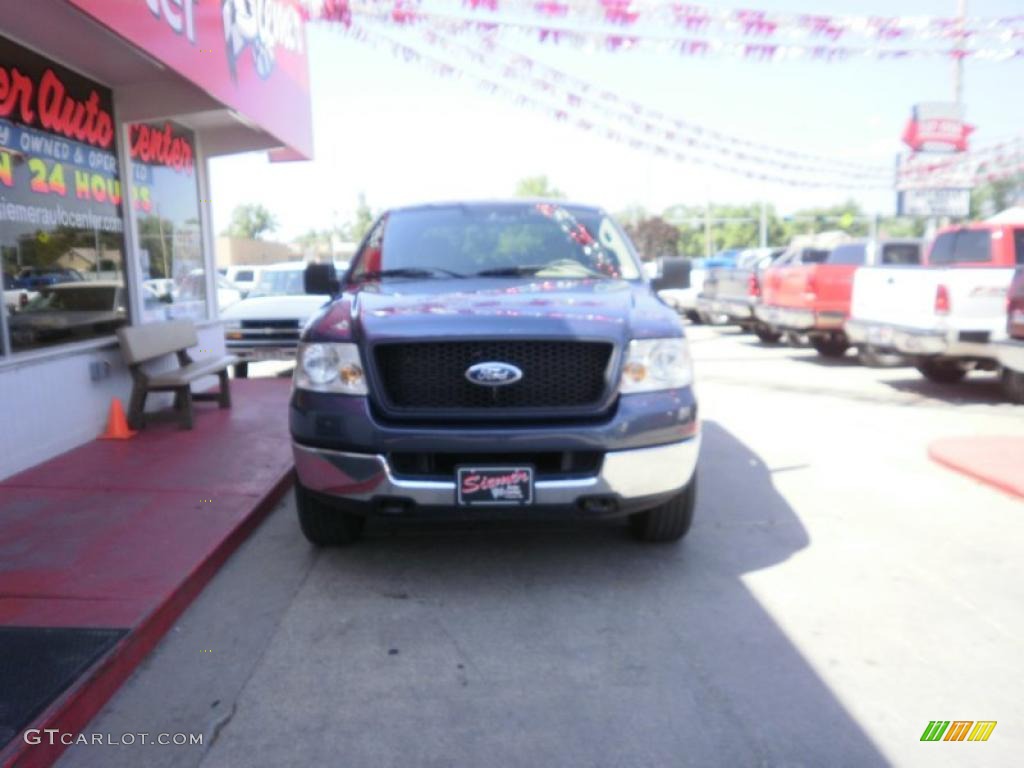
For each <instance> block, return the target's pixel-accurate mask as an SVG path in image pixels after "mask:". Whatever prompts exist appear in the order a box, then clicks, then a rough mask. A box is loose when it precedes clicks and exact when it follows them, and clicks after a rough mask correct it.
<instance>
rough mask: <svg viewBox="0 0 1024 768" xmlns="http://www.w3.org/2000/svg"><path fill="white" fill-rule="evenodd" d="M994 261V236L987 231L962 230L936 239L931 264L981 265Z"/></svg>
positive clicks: (930, 259) (931, 254) (929, 260)
mask: <svg viewBox="0 0 1024 768" xmlns="http://www.w3.org/2000/svg"><path fill="white" fill-rule="evenodd" d="M991 260H992V234H991V233H990V232H989V231H988V230H987V229H960V230H957V231H956V232H944V233H943V234H941V235H939V236H938V237H936V238H935V242H934V243H933V244H932V250H931V253H929V254H928V263H929V264H961V263H981V264H984V263H986V262H988V261H991Z"/></svg>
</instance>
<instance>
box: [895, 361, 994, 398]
mask: <svg viewBox="0 0 1024 768" xmlns="http://www.w3.org/2000/svg"><path fill="white" fill-rule="evenodd" d="M881 381H882V383H883V384H885V385H887V386H889V387H892V388H893V389H895V390H897V391H899V392H906V393H908V394H911V395H919V396H921V397H927V398H930V399H932V400H942V401H943V402H946V403H949V404H950V405H976V404H979V403H981V404H986V403H987V404H999V403H1005V402H1007V400H1006V396H1005V395H1004V394H1003V390H1002V387H1001V386H1000V384H999V377H998V376H997V375H996V374H995V373H988V372H978V373H969V374H967V378H965V379H964V380H963V381H960V382H957V383H956V384H938V383H936V382H934V381H929V380H928V379H926V378H925V377H924V376H922V375H921V374H920V373H918V372H917V371H916V370H913V369H909V370H908V372H907V376H906V378H898V379H882V380H881Z"/></svg>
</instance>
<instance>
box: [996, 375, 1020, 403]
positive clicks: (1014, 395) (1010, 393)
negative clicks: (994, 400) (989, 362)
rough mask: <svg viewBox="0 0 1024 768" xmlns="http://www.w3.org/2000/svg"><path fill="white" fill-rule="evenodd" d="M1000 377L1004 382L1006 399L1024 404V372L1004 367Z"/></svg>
mask: <svg viewBox="0 0 1024 768" xmlns="http://www.w3.org/2000/svg"><path fill="white" fill-rule="evenodd" d="M1000 379H1001V380H1002V383H1003V394H1005V395H1006V399H1007V400H1009V401H1010V402H1011V403H1017V404H1018V405H1024V373H1021V372H1020V371H1011V370H1010V369H1009V368H1003V373H1002V375H1001V376H1000Z"/></svg>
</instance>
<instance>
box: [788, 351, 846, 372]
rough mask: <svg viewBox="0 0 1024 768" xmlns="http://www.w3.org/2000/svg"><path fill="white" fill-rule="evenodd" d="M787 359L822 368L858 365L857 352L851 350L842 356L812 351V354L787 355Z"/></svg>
mask: <svg viewBox="0 0 1024 768" xmlns="http://www.w3.org/2000/svg"><path fill="white" fill-rule="evenodd" d="M789 359H790V360H793V361H794V362H797V363H811V364H812V365H820V366H821V367H822V368H857V367H859V366H860V360H858V359H857V354H856V353H855V352H854V351H853V350H849V351H847V353H846V354H845V355H843V356H842V357H825V355H819V354H817V353H813V352H812V354H806V353H805V354H802V355H789Z"/></svg>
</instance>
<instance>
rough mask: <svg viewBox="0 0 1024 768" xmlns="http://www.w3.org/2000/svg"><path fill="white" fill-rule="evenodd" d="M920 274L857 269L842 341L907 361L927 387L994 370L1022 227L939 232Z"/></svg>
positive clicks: (1022, 257) (1021, 254) (1021, 258)
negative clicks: (891, 353)
mask: <svg viewBox="0 0 1024 768" xmlns="http://www.w3.org/2000/svg"><path fill="white" fill-rule="evenodd" d="M924 263H925V267H923V268H921V267H862V268H861V269H858V270H857V273H856V275H855V277H854V284H853V300H852V305H851V310H850V319H849V320H848V321H847V323H846V335H847V336H848V337H849V339H850V340H851V342H852V343H854V344H858V345H862V346H869V347H872V348H875V349H877V350H880V351H895V352H898V353H900V354H903V355H906V356H907V357H910V358H911V359H912V360H913V361H914V364H915V365H916V367H917V369H918V370H919V371H920V372H921V373H922V374H923V375H924V376H925V377H926V378H928V379H930V380H931V381H936V382H942V383H952V382H956V381H959V380H960V379H962V378H963V377H964V376H965V375H967V372H968V371H970V370H972V369H975V368H979V369H984V370H995V369H997V368H998V367H999V362H998V357H999V352H998V347H997V343H999V342H1001V341H1002V340H1004V339H1005V338H1006V336H1007V333H1006V293H1007V290H1008V288H1009V286H1010V281H1011V280H1012V279H1013V273H1014V267H1015V265H1017V264H1021V263H1024V224H1020V225H1012V224H1011V225H1007V224H996V223H986V222H977V223H974V224H970V225H968V226H965V227H950V228H946V229H943V230H941V231H940V232H939V233H938V235H937V236H936V238H935V240H934V241H933V242H932V245H931V248H930V250H929V252H928V254H927V256H926V258H925V262H924Z"/></svg>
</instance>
